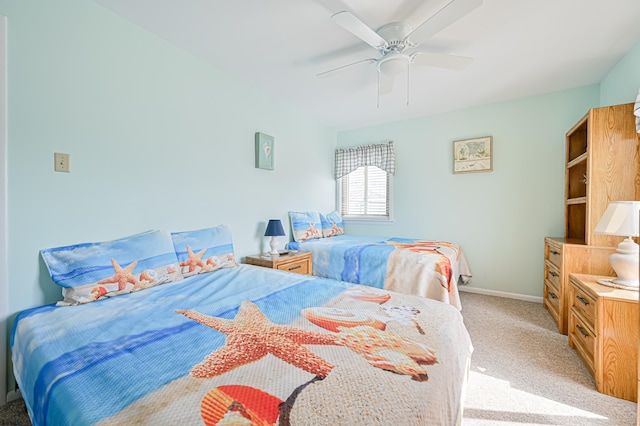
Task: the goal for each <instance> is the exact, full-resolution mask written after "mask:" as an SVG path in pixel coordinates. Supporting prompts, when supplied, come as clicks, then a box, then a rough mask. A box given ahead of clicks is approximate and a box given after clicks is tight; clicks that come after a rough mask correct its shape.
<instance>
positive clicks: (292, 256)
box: [246, 251, 313, 275]
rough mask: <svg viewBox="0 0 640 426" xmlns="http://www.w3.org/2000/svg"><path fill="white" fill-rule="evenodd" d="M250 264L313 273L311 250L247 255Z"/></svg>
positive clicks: (300, 272)
mask: <svg viewBox="0 0 640 426" xmlns="http://www.w3.org/2000/svg"><path fill="white" fill-rule="evenodd" d="M246 262H247V264H248V265H257V266H264V267H265V268H272V269H280V270H281V271H289V272H295V273H298V274H307V275H312V273H313V266H312V265H311V252H308V251H297V252H292V251H290V252H289V253H288V254H281V255H279V256H271V255H270V254H268V253H266V254H254V255H252V256H247V258H246Z"/></svg>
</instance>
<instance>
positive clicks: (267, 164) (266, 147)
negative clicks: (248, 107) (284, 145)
mask: <svg viewBox="0 0 640 426" xmlns="http://www.w3.org/2000/svg"><path fill="white" fill-rule="evenodd" d="M274 149H275V140H274V138H273V136H269V135H265V134H264V133H260V132H256V168H258V169H265V170H274V155H275V153H274Z"/></svg>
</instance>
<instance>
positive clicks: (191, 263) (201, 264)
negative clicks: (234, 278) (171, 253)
mask: <svg viewBox="0 0 640 426" xmlns="http://www.w3.org/2000/svg"><path fill="white" fill-rule="evenodd" d="M171 238H172V239H173V246H174V248H175V251H176V255H177V256H178V261H179V262H180V267H181V272H182V275H183V276H185V277H188V276H191V275H194V274H202V273H206V272H213V271H217V270H218V269H220V268H228V267H231V266H235V265H236V261H235V256H234V253H233V238H232V236H231V229H230V228H229V226H227V225H220V226H214V227H211V228H205V229H198V230H195V231H184V232H173V233H172V234H171Z"/></svg>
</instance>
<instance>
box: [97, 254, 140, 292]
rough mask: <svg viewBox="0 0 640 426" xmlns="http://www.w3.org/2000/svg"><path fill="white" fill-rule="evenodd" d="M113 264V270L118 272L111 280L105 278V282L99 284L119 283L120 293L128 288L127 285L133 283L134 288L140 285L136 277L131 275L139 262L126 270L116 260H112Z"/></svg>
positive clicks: (101, 281)
mask: <svg viewBox="0 0 640 426" xmlns="http://www.w3.org/2000/svg"><path fill="white" fill-rule="evenodd" d="M111 264H112V265H113V269H114V270H115V271H116V273H115V274H114V275H113V276H112V277H110V278H105V279H104V280H100V281H98V284H112V283H118V291H121V290H124V289H125V288H126V287H127V283H131V284H133V285H134V286H135V285H136V284H137V283H138V280H137V279H136V277H134V276H133V275H132V274H131V272H132V271H133V268H135V267H136V265H137V264H138V261H137V260H136V261H135V262H133V263H131V264H130V265H129V266H127V267H126V268H123V267H122V266H120V265H118V262H116V260H115V259H114V258H111Z"/></svg>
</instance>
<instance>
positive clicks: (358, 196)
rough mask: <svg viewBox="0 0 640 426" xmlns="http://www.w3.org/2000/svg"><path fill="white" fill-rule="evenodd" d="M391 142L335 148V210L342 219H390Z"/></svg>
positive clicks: (394, 159)
mask: <svg viewBox="0 0 640 426" xmlns="http://www.w3.org/2000/svg"><path fill="white" fill-rule="evenodd" d="M395 172H396V155H395V151H394V148H393V141H389V142H387V143H383V144H377V145H364V146H357V147H355V148H343V149H336V183H337V186H338V188H337V191H336V192H337V193H338V200H337V201H338V211H339V212H340V214H341V215H342V217H343V218H345V219H347V220H348V219H356V220H363V219H364V220H386V221H391V220H393V209H392V206H393V203H392V197H391V196H392V194H393V191H392V188H393V175H394V174H395Z"/></svg>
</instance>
